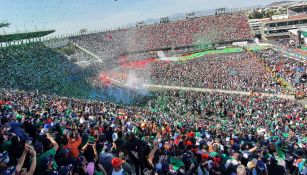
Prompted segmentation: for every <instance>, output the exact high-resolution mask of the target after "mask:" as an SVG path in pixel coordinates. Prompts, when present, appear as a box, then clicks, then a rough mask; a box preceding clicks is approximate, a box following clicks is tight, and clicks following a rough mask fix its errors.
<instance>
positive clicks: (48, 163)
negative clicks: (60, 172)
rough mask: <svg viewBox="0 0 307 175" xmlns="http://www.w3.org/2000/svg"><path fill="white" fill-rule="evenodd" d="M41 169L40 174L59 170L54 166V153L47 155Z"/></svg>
mask: <svg viewBox="0 0 307 175" xmlns="http://www.w3.org/2000/svg"><path fill="white" fill-rule="evenodd" d="M40 166H41V167H40V168H41V169H40V171H39V174H43V175H49V174H52V173H54V172H55V171H56V172H57V167H55V166H54V157H53V155H49V156H47V157H44V158H43V159H42V161H41V163H40Z"/></svg>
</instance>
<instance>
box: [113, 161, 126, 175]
mask: <svg viewBox="0 0 307 175" xmlns="http://www.w3.org/2000/svg"><path fill="white" fill-rule="evenodd" d="M122 164H123V160H121V159H120V158H118V157H114V158H113V159H112V167H113V170H112V175H129V173H128V172H127V171H126V170H125V169H124V168H123V167H122Z"/></svg>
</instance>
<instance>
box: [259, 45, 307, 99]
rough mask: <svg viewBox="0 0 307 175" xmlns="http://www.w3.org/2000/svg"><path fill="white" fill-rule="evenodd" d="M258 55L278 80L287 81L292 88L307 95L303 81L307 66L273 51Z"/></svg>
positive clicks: (262, 52)
mask: <svg viewBox="0 0 307 175" xmlns="http://www.w3.org/2000/svg"><path fill="white" fill-rule="evenodd" d="M257 54H258V57H259V58H261V59H263V60H264V61H265V63H266V65H268V66H269V68H270V70H271V71H272V73H274V74H276V77H277V78H282V79H283V80H285V81H286V82H287V83H289V86H291V88H293V89H295V90H297V91H304V92H305V93H307V87H306V85H305V84H306V82H305V81H302V79H301V78H302V76H303V75H305V74H306V73H307V66H306V65H305V64H304V63H302V62H300V61H296V60H294V59H291V58H288V57H285V56H283V55H282V54H280V53H279V52H277V51H274V50H271V49H269V50H265V51H261V52H259V53H257Z"/></svg>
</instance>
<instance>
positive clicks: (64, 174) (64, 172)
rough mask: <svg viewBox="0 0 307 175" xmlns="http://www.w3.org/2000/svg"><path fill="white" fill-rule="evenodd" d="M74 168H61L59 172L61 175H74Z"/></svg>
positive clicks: (69, 166)
mask: <svg viewBox="0 0 307 175" xmlns="http://www.w3.org/2000/svg"><path fill="white" fill-rule="evenodd" d="M73 169H74V166H73V165H72V164H69V165H66V166H64V167H61V168H60V170H59V174H60V175H72V174H73Z"/></svg>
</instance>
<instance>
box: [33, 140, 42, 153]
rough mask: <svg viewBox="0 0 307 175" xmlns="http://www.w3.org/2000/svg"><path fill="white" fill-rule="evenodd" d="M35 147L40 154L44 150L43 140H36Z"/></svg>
mask: <svg viewBox="0 0 307 175" xmlns="http://www.w3.org/2000/svg"><path fill="white" fill-rule="evenodd" d="M34 149H35V151H36V152H37V153H38V154H40V153H42V152H43V150H44V146H43V144H42V143H41V142H35V144H34Z"/></svg>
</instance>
